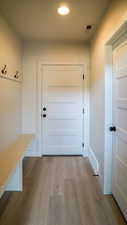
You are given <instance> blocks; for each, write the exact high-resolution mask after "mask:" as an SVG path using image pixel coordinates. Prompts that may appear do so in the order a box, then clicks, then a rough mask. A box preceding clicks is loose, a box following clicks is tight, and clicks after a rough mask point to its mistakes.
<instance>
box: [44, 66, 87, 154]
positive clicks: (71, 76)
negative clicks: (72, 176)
mask: <svg viewBox="0 0 127 225" xmlns="http://www.w3.org/2000/svg"><path fill="white" fill-rule="evenodd" d="M82 143H83V71H82V67H81V66H69V65H61V66H60V65H59V66H55V65H54V66H43V70H42V147H43V150H42V152H43V154H44V155H81V154H83V146H82Z"/></svg>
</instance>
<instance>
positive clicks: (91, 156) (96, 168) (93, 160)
mask: <svg viewBox="0 0 127 225" xmlns="http://www.w3.org/2000/svg"><path fill="white" fill-rule="evenodd" d="M88 155H89V160H90V163H91V166H92V168H93V170H94V173H95V175H98V174H99V162H98V160H97V158H96V155H95V154H94V151H93V150H92V149H91V147H90V146H89V154H88Z"/></svg>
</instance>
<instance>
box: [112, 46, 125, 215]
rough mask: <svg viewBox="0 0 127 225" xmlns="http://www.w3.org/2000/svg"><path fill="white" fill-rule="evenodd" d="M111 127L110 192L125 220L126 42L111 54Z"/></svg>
mask: <svg viewBox="0 0 127 225" xmlns="http://www.w3.org/2000/svg"><path fill="white" fill-rule="evenodd" d="M113 125H114V126H115V127H114V128H113V130H112V131H116V132H114V134H113V184H112V192H113V195H114V197H115V199H116V201H117V202H118V204H119V206H120V208H121V210H122V212H123V214H124V216H125V218H126V219H127V42H126V43H124V44H122V45H121V46H119V47H117V49H115V50H114V52H113ZM115 128H116V129H115Z"/></svg>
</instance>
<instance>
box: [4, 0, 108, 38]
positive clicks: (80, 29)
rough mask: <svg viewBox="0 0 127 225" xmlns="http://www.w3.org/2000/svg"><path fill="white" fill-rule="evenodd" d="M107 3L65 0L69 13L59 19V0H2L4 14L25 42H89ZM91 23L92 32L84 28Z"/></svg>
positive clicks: (103, 1)
mask: <svg viewBox="0 0 127 225" xmlns="http://www.w3.org/2000/svg"><path fill="white" fill-rule="evenodd" d="M108 3H109V0H67V1H66V2H65V4H66V5H68V6H69V8H70V14H69V15H67V16H60V15H58V14H57V8H58V7H59V5H61V4H62V2H61V1H59V0H20V1H19V0H11V1H10V0H1V1H0V8H1V11H2V13H3V15H4V16H5V17H6V19H7V20H8V21H9V22H10V24H11V25H12V26H13V27H14V28H15V30H16V31H17V32H18V33H19V34H20V35H21V37H22V38H23V39H24V40H65V41H66V40H73V41H75V40H76V41H81V40H89V39H90V38H91V36H92V34H93V32H94V30H95V29H96V26H97V24H98V23H99V20H100V19H101V17H102V15H103V14H104V12H105V10H106V8H107V6H108ZM87 24H93V25H94V28H93V30H91V31H86V30H85V29H84V27H85V26H86V25H87Z"/></svg>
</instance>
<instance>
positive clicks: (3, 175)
mask: <svg viewBox="0 0 127 225" xmlns="http://www.w3.org/2000/svg"><path fill="white" fill-rule="evenodd" d="M34 138H35V135H34V134H23V135H20V136H19V138H18V139H17V140H16V141H15V142H14V143H13V144H12V145H11V146H10V147H9V148H8V149H6V150H5V151H2V152H0V190H1V189H2V188H3V186H5V184H6V183H7V181H8V179H9V177H10V176H11V174H12V172H13V171H14V169H15V168H16V167H17V165H18V162H19V161H20V159H21V158H22V157H23V156H24V153H25V151H26V150H27V149H28V147H29V145H30V144H31V143H32V141H33V140H34Z"/></svg>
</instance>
